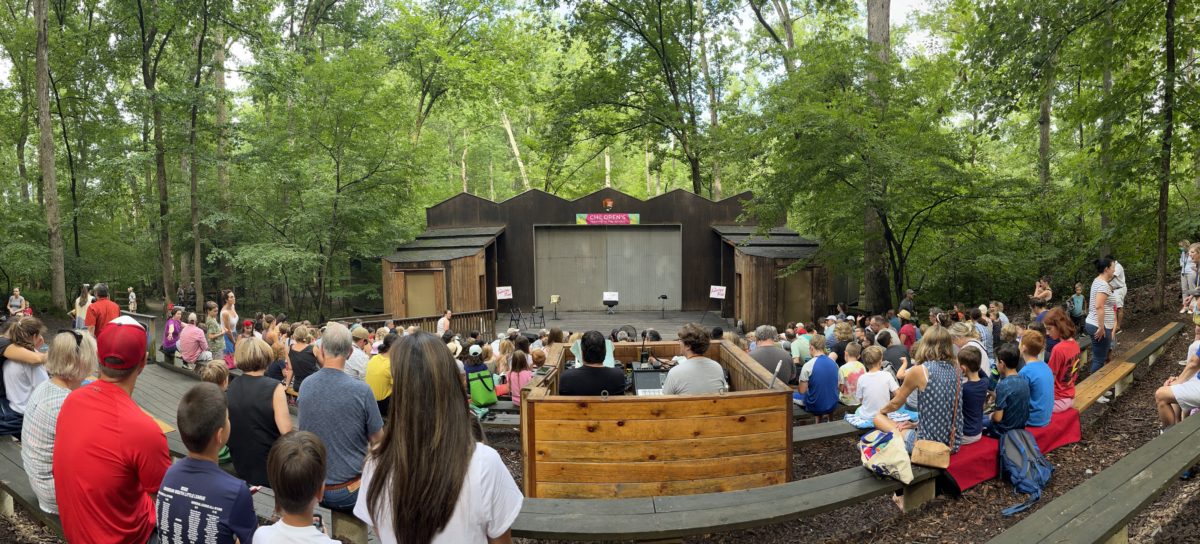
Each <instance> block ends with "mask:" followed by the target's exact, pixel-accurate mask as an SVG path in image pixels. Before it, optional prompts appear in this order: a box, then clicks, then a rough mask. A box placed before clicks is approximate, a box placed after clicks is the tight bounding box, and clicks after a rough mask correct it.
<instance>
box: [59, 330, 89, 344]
mask: <svg viewBox="0 0 1200 544" xmlns="http://www.w3.org/2000/svg"><path fill="white" fill-rule="evenodd" d="M58 333H59V334H62V333H67V334H70V335H71V336H74V337H75V347H76V348H78V347H79V346H81V345H82V344H83V333H81V332H79V331H77V330H75V329H58Z"/></svg>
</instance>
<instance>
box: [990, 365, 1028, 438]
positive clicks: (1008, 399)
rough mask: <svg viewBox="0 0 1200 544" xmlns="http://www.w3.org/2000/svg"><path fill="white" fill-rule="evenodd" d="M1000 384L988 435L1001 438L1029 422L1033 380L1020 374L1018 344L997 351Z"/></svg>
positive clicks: (997, 388)
mask: <svg viewBox="0 0 1200 544" xmlns="http://www.w3.org/2000/svg"><path fill="white" fill-rule="evenodd" d="M996 360H997V361H998V366H999V369H1000V383H998V384H996V408H995V410H994V411H993V412H992V417H991V418H990V419H989V421H988V424H987V428H986V429H985V430H986V431H987V435H988V436H990V437H992V438H999V437H1000V435H1002V434H1004V433H1006V432H1008V431H1011V430H1013V429H1024V428H1025V424H1026V422H1027V421H1028V420H1029V407H1030V403H1029V380H1027V379H1025V376H1022V375H1020V371H1021V367H1022V366H1023V365H1022V364H1021V354H1020V351H1019V350H1018V349H1017V346H1016V345H1014V344H1004V345H1002V346H1000V347H999V348H997V349H996Z"/></svg>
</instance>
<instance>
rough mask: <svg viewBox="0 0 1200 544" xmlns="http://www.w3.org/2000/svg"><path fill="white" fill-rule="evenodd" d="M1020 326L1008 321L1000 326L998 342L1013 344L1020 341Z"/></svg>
mask: <svg viewBox="0 0 1200 544" xmlns="http://www.w3.org/2000/svg"><path fill="white" fill-rule="evenodd" d="M1020 336H1021V326H1020V325H1017V324H1016V323H1008V324H1005V325H1004V326H1003V327H1000V344H999V345H1004V344H1015V343H1017V342H1018V341H1020Z"/></svg>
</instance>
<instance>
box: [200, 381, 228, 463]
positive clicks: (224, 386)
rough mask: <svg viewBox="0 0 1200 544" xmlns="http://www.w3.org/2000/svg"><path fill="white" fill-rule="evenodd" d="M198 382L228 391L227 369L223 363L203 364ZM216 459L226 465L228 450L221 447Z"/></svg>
mask: <svg viewBox="0 0 1200 544" xmlns="http://www.w3.org/2000/svg"><path fill="white" fill-rule="evenodd" d="M200 381H202V382H207V383H211V384H213V385H215V386H217V387H219V388H221V391H225V390H226V389H229V369H228V368H226V367H225V361H224V360H221V361H210V362H208V363H204V366H201V367H200ZM217 457H218V458H219V459H220V462H222V463H228V462H229V460H230V457H229V448H228V447H226V446H221V451H220V452H218V454H217Z"/></svg>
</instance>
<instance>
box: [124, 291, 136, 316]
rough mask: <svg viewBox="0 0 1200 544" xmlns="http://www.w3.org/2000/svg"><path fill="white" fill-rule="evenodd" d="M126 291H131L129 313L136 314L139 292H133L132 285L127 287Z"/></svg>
mask: <svg viewBox="0 0 1200 544" xmlns="http://www.w3.org/2000/svg"><path fill="white" fill-rule="evenodd" d="M125 291H126V292H128V293H129V313H131V314H136V313H137V293H134V292H133V288H132V287H130V288H128V289H126V290H125Z"/></svg>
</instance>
